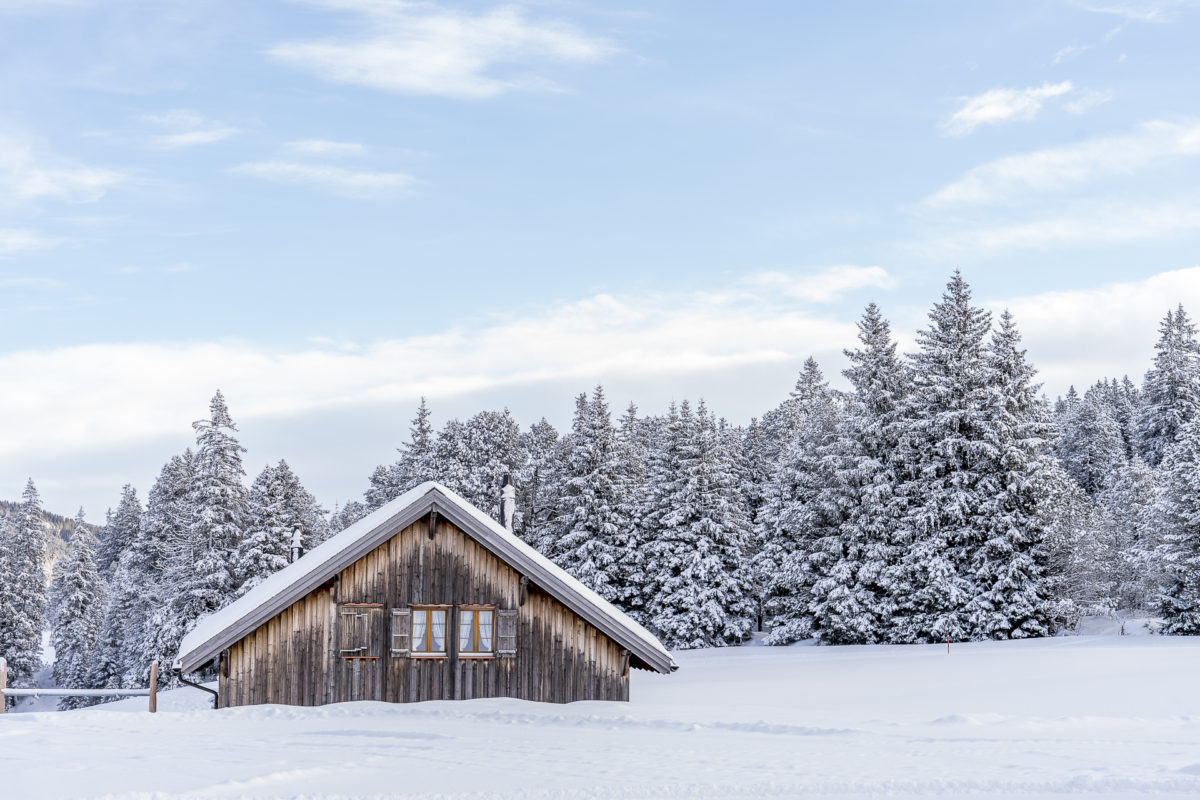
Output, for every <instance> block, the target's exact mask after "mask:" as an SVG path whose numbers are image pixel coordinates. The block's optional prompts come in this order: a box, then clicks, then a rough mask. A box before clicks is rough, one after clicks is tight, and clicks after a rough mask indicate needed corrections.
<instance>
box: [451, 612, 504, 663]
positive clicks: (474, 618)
mask: <svg viewBox="0 0 1200 800" xmlns="http://www.w3.org/2000/svg"><path fill="white" fill-rule="evenodd" d="M456 609H457V611H458V616H457V617H456V618H455V623H456V625H455V634H456V635H455V637H454V644H455V648H456V652H457V653H458V657H459V658H495V657H496V619H497V613H496V612H497V611H498V609H497V608H496V606H494V605H490V604H479V603H465V604H463V605H459V606H457V607H456ZM464 611H470V612H472V613H471V645H472V648H473V649H471V650H463V649H462V648H461V647H460V645H461V644H462V632H461V627H462V612H464ZM480 611H488V612H490V613H491V615H492V624H491V637H490V638H491V649H490V650H480V649H479V612H480Z"/></svg>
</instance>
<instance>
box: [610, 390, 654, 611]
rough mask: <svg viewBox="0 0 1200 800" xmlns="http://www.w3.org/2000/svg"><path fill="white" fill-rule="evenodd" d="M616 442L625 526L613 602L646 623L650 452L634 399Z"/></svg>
mask: <svg viewBox="0 0 1200 800" xmlns="http://www.w3.org/2000/svg"><path fill="white" fill-rule="evenodd" d="M617 445H618V452H619V454H620V455H619V458H620V460H621V467H620V470H619V472H620V476H621V486H620V489H619V491H618V497H619V499H618V503H619V509H618V516H619V517H620V518H621V519H622V520H623V521H624V527H623V528H622V530H621V531H620V533H619V534H618V537H617V551H618V553H619V554H620V560H619V561H618V563H617V565H616V570H615V575H616V578H615V583H616V587H617V598H616V604H617V606H618V607H619V608H621V609H622V610H623V611H625V613H627V614H629V615H630V616H631V617H632V618H633V619H635V620H637V621H638V622H640V623H642V624H645V623H646V621H647V620H646V606H647V603H648V602H649V598H648V597H647V595H646V584H647V577H646V569H647V563H646V552H645V551H646V546H647V544H648V542H649V541H650V534H649V532H648V531H647V530H646V528H645V526H644V524H643V520H642V513H643V511H644V509H645V506H646V503H647V502H648V499H647V496H648V493H649V486H648V485H647V481H646V467H647V462H648V460H649V457H650V454H649V451H648V448H649V439H648V436H647V428H646V425H645V424H644V421H643V420H642V419H640V418H639V417H638V409H637V406H636V405H634V404H633V403H630V404H629V406H628V407H626V409H625V413H624V414H622V415H621V422H620V425H619V427H618V428H617Z"/></svg>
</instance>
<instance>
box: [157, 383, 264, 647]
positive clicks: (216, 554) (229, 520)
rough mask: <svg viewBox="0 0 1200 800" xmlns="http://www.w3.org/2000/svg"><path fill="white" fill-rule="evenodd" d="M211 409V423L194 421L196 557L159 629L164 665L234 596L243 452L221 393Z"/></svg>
mask: <svg viewBox="0 0 1200 800" xmlns="http://www.w3.org/2000/svg"><path fill="white" fill-rule="evenodd" d="M209 410H210V417H209V419H206V420H200V421H198V422H194V423H192V427H193V428H195V430H196V444H197V447H196V456H195V477H194V479H193V482H192V486H191V491H190V492H189V493H188V496H187V507H188V510H187V520H188V521H189V522H190V525H189V530H188V538H189V539H190V541H191V544H192V547H193V548H194V550H193V552H194V553H195V557H194V560H193V562H192V564H193V566H192V568H191V570H190V571H189V572H187V574H185V575H183V576H182V577H183V579H182V581H181V582H180V583H179V587H178V592H177V593H176V594H175V596H174V597H173V599H172V604H171V611H170V616H169V619H168V620H167V621H166V624H165V625H163V626H162V629H161V630H160V631H159V635H158V650H159V652H160V653H163V654H164V655H167V657H168V658H167V659H166V660H167V661H173V660H174V657H175V655H176V651H177V650H178V647H179V642H180V641H181V640H182V639H183V637H184V636H185V635H186V634H187V632H188V631H189V630H191V629H192V628H193V627H195V625H196V623H197V622H198V621H199V620H200V618H201V617H203V616H205V615H206V614H209V613H211V612H213V611H216V610H217V609H219V608H222V607H224V606H225V605H227V604H228V603H230V602H231V601H232V600H233V599H234V598H235V597H236V594H235V590H236V588H237V582H236V581H237V576H236V574H235V565H236V562H237V553H238V550H239V547H240V545H241V542H242V538H243V536H244V533H245V528H246V505H247V492H246V487H245V486H244V485H243V484H242V478H243V477H244V476H245V474H246V473H245V470H244V469H243V468H242V453H243V452H244V451H245V448H244V447H242V446H241V444H239V443H238V440H237V438H236V437H235V436H234V434H235V433H236V431H237V427H236V426H235V425H234V423H233V419H232V418H231V417H230V415H229V409H228V407H227V406H226V404H225V397H224V396H223V395H222V394H221V392H220V391H218V392H217V393H216V394H215V395H214V396H213V399H212V402H211V403H210V404H209Z"/></svg>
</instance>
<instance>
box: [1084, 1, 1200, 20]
mask: <svg viewBox="0 0 1200 800" xmlns="http://www.w3.org/2000/svg"><path fill="white" fill-rule="evenodd" d="M1074 5H1075V6H1077V7H1079V8H1082V9H1083V10H1084V11H1092V12H1095V13H1097V14H1110V15H1112V16H1116V17H1121V18H1122V19H1125V20H1129V21H1133V22H1167V21H1169V20H1170V19H1171V18H1172V15H1173V13H1174V12H1175V11H1179V10H1181V9H1185V8H1194V7H1195V6H1196V5H1197V3H1196V0H1109V2H1097V0H1074Z"/></svg>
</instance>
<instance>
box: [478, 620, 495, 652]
mask: <svg viewBox="0 0 1200 800" xmlns="http://www.w3.org/2000/svg"><path fill="white" fill-rule="evenodd" d="M479 652H481V653H490V652H492V612H491V611H480V612H479Z"/></svg>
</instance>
